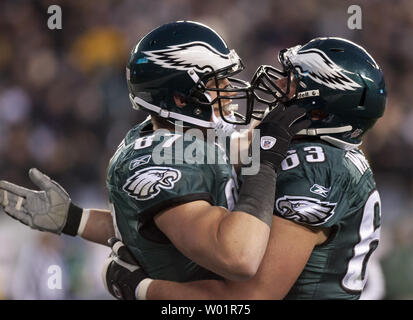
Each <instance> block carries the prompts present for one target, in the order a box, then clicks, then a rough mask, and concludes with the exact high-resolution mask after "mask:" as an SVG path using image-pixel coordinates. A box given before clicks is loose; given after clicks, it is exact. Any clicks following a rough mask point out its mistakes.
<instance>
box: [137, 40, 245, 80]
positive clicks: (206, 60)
mask: <svg viewBox="0 0 413 320" xmlns="http://www.w3.org/2000/svg"><path fill="white" fill-rule="evenodd" d="M143 53H144V54H145V55H146V56H147V59H148V60H150V61H152V62H153V63H155V64H157V65H160V66H162V67H164V68H168V69H176V70H181V71H185V70H190V69H194V70H195V71H197V72H200V73H205V72H211V71H214V70H219V69H221V68H225V67H228V66H230V65H232V64H235V66H234V67H235V69H233V71H236V70H237V69H238V66H239V62H240V58H239V57H238V55H237V53H236V52H235V51H234V50H231V51H230V53H229V54H222V53H220V52H218V51H217V50H215V49H214V48H213V47H212V46H210V45H209V44H208V43H206V42H201V41H194V42H188V43H183V44H178V45H171V46H168V49H162V50H153V51H143Z"/></svg>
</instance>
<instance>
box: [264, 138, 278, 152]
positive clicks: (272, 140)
mask: <svg viewBox="0 0 413 320" xmlns="http://www.w3.org/2000/svg"><path fill="white" fill-rule="evenodd" d="M276 141H277V139H275V138H274V137H271V136H264V137H261V148H262V149H264V150H268V149H271V148H272V147H273V146H274V145H275V142H276Z"/></svg>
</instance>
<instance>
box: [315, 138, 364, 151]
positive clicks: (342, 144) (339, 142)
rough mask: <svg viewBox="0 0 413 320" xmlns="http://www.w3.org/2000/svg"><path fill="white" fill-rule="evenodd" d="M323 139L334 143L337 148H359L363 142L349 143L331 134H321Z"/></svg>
mask: <svg viewBox="0 0 413 320" xmlns="http://www.w3.org/2000/svg"><path fill="white" fill-rule="evenodd" d="M320 139H321V140H324V141H327V142H328V143H330V144H332V145H333V146H336V147H337V148H340V149H343V150H347V151H348V150H353V149H355V148H358V147H360V146H361V143H362V142H360V143H349V142H345V141H343V140H340V139H337V138H333V137H330V136H320Z"/></svg>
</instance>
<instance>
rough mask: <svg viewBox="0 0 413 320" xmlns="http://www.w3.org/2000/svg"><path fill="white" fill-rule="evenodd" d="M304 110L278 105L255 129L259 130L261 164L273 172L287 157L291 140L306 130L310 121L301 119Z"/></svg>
mask: <svg viewBox="0 0 413 320" xmlns="http://www.w3.org/2000/svg"><path fill="white" fill-rule="evenodd" d="M305 114H306V112H305V109H303V108H299V107H297V106H292V107H287V108H285V107H284V106H283V105H282V104H279V105H278V106H277V107H275V108H274V109H273V110H271V111H270V112H269V113H268V115H267V116H266V117H265V118H264V119H263V120H262V121H261V123H260V124H259V125H258V126H257V127H256V129H260V137H261V139H260V151H261V152H260V157H261V163H264V164H268V165H270V166H271V167H272V168H273V169H274V170H277V168H278V167H279V166H280V164H281V162H282V161H283V160H284V158H285V156H286V155H287V151H288V147H289V145H290V142H291V139H292V138H293V137H294V136H295V135H296V134H297V132H299V131H300V130H302V129H305V128H308V127H309V126H310V124H311V121H310V120H308V119H303V120H300V121H298V120H299V119H300V118H302V117H304V116H305Z"/></svg>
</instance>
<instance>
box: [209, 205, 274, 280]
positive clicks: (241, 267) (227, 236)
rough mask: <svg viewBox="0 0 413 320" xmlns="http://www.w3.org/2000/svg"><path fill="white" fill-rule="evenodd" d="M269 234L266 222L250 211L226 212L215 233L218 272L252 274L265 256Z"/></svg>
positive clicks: (227, 275) (238, 275)
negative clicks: (219, 264)
mask: <svg viewBox="0 0 413 320" xmlns="http://www.w3.org/2000/svg"><path fill="white" fill-rule="evenodd" d="M269 234H270V228H269V227H268V225H267V224H266V223H264V222H263V221H261V220H259V219H257V218H256V217H254V216H252V215H250V214H246V213H244V212H232V213H231V214H229V215H227V216H226V217H225V218H224V219H223V220H222V221H221V223H220V225H219V227H218V230H217V233H216V239H217V240H216V245H215V250H214V256H215V257H218V256H220V257H221V259H218V261H220V262H221V266H220V267H221V270H220V271H221V272H220V274H221V275H222V276H223V277H225V278H227V279H231V280H245V279H248V278H250V277H252V276H253V275H254V274H255V273H256V271H257V269H258V267H259V265H260V262H261V260H262V257H263V256H264V253H265V249H266V247H267V243H268V238H269ZM214 260H216V259H211V261H214ZM217 267H218V266H217Z"/></svg>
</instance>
